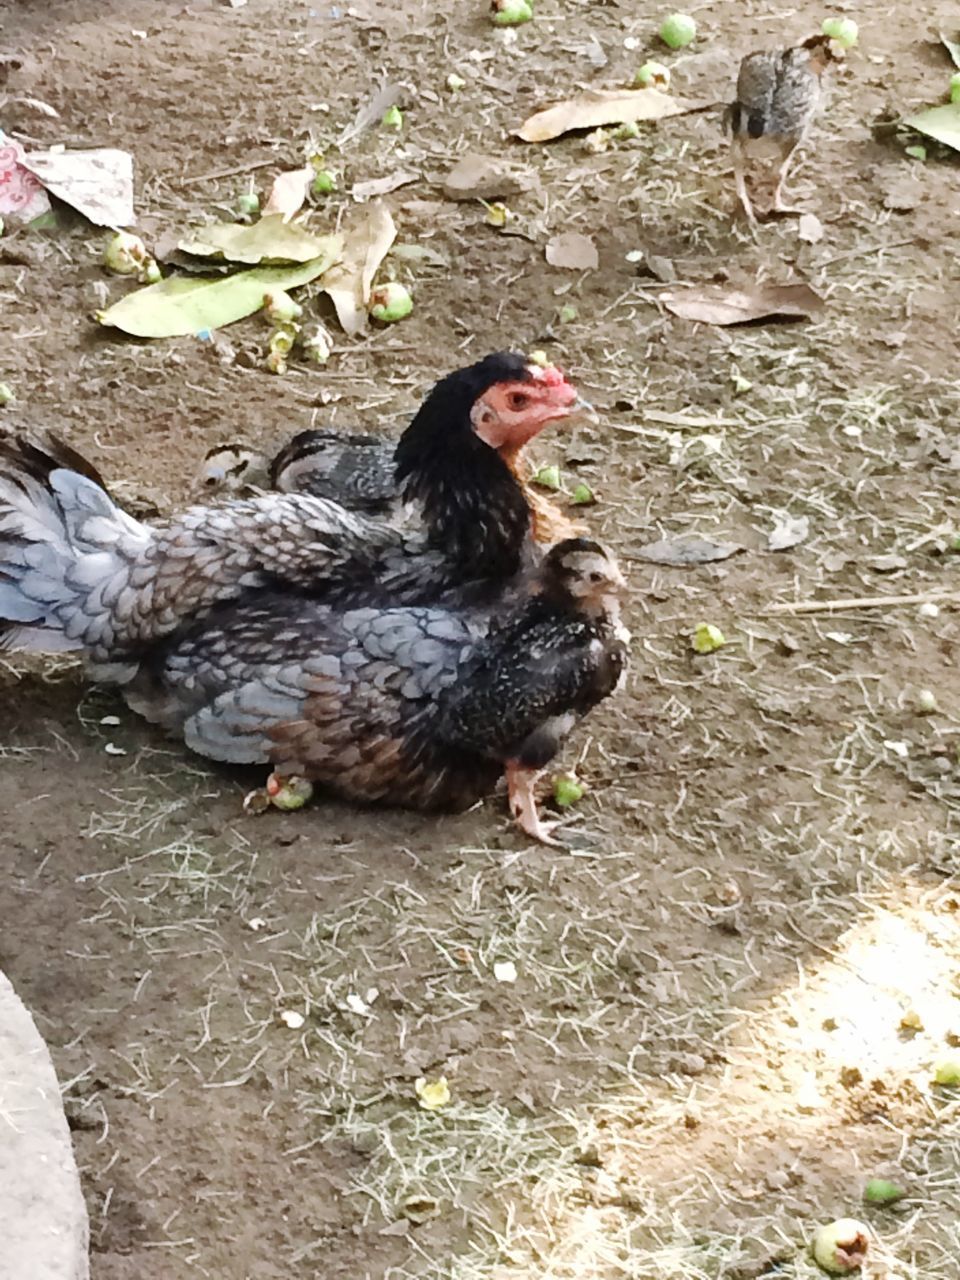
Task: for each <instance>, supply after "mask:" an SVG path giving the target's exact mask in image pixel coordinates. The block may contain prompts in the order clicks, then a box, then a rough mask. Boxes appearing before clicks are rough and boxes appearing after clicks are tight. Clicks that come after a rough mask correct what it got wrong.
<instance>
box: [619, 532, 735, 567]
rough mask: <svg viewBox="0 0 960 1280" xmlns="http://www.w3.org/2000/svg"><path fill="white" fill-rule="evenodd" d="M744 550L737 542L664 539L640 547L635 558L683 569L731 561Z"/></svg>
mask: <svg viewBox="0 0 960 1280" xmlns="http://www.w3.org/2000/svg"><path fill="white" fill-rule="evenodd" d="M743 550H744V548H743V547H742V546H740V544H739V543H737V542H711V541H710V539H709V538H664V539H662V540H661V541H659V542H648V543H646V544H645V545H644V546H642V547H638V548H637V550H636V551H634V552H633V556H634V557H635V558H636V559H638V560H646V561H647V562H648V563H649V564H665V565H673V566H677V567H683V566H686V565H691V564H710V563H711V562H712V561H714V560H729V559H730V557H731V556H735V555H736V554H737V552H739V551H743Z"/></svg>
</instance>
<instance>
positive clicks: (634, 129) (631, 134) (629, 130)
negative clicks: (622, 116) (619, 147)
mask: <svg viewBox="0 0 960 1280" xmlns="http://www.w3.org/2000/svg"><path fill="white" fill-rule="evenodd" d="M639 137H640V126H639V125H638V124H637V122H636V120H629V121H627V123H626V124H620V125H617V127H616V129H614V131H613V138H614V141H615V142H629V141H630V140H631V138H639Z"/></svg>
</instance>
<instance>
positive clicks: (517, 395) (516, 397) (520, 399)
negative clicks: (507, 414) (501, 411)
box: [507, 391, 530, 409]
mask: <svg viewBox="0 0 960 1280" xmlns="http://www.w3.org/2000/svg"><path fill="white" fill-rule="evenodd" d="M529 403H530V397H529V396H528V395H526V394H525V393H524V392H523V391H511V393H510V395H509V396H508V397H507V404H509V406H510V408H511V409H526V407H527V405H528V404H529Z"/></svg>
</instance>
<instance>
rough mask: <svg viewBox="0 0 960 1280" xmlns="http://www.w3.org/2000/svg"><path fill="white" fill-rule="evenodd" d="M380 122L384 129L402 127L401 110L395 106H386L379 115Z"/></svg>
mask: <svg viewBox="0 0 960 1280" xmlns="http://www.w3.org/2000/svg"><path fill="white" fill-rule="evenodd" d="M380 123H381V124H382V125H383V127H384V128H385V129H402V128H403V112H402V111H401V110H400V108H399V107H397V106H393V107H387V109H386V111H385V112H384V113H383V115H382V116H381V117H380Z"/></svg>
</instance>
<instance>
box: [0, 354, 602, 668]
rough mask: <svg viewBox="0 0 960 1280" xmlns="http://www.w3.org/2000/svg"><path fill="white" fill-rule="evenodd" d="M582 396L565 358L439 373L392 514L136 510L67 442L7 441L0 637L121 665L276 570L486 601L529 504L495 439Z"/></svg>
mask: <svg viewBox="0 0 960 1280" xmlns="http://www.w3.org/2000/svg"><path fill="white" fill-rule="evenodd" d="M576 401H577V394H576V392H575V390H574V389H573V387H571V385H570V384H569V383H568V382H567V381H566V380H565V379H564V378H563V376H562V374H560V373H559V371H557V370H555V369H541V368H539V367H537V366H528V365H526V364H525V363H524V361H523V360H522V358H521V357H518V356H510V355H498V356H490V357H487V359H486V360H483V361H480V362H479V364H477V365H475V366H473V367H472V368H471V369H469V370H462V371H460V373H459V374H455V375H451V376H450V377H449V378H446V379H444V381H443V382H441V383H439V384H438V386H437V387H435V388H434V390H433V392H432V393H431V395H430V396H429V397H428V398H427V400H426V402H425V403H424V405H423V406H422V407H421V409H420V411H419V412H418V414H417V415H416V417H415V418H414V420H413V422H412V423H411V424H410V426H409V427H408V428H407V430H406V431H405V432H404V435H403V436H402V438H401V440H400V443H399V444H398V446H397V450H396V455H395V456H396V465H397V475H398V480H399V483H400V485H401V491H402V496H403V499H404V502H405V504H406V506H405V507H404V509H403V511H402V513H401V518H400V519H399V520H398V521H397V523H396V524H393V525H388V524H386V523H384V522H377V521H373V520H371V519H370V518H369V517H365V516H363V515H361V514H359V513H355V512H349V511H347V510H345V509H344V508H343V507H341V506H339V505H338V504H336V503H333V502H329V501H325V500H323V499H321V498H313V497H310V496H308V495H304V494H293V493H291V494H265V495H263V496H261V497H257V498H249V499H239V500H235V501H230V502H224V503H220V504H217V505H214V506H209V507H207V506H200V507H193V508H190V509H189V510H187V511H186V512H185V513H183V514H182V515H179V516H174V517H172V518H170V519H168V520H166V521H162V522H158V523H156V524H153V525H146V524H143V523H141V522H139V521H137V520H134V519H133V518H132V517H130V516H128V515H127V514H126V513H125V512H123V511H122V510H120V509H119V508H118V507H117V506H116V505H115V504H114V503H113V501H112V500H111V499H110V497H109V495H108V494H107V492H106V490H105V488H104V487H103V486H102V483H101V482H99V479H98V478H97V477H96V473H95V472H92V469H91V468H90V467H89V466H88V465H87V464H85V463H83V462H82V460H79V463H78V459H77V455H76V454H72V453H71V454H70V455H69V456H67V457H64V456H63V455H62V454H58V451H57V449H56V448H54V449H53V451H52V452H51V450H49V449H47V450H44V449H43V448H40V447H38V446H36V445H35V444H33V443H31V442H30V441H27V440H24V439H19V438H17V437H8V438H6V439H3V438H0V648H3V647H6V648H34V649H40V650H43V649H49V648H51V647H52V648H57V649H83V650H85V651H86V652H87V653H88V654H89V655H90V657H91V658H92V659H93V660H94V661H95V662H100V663H107V664H116V663H118V662H120V663H128V664H129V660H130V657H131V656H133V657H135V656H136V655H138V654H139V653H140V652H142V650H143V648H144V646H149V645H150V644H152V643H154V642H155V641H156V640H157V639H158V638H160V637H162V636H164V635H169V634H171V633H172V632H174V631H175V630H177V628H178V627H180V626H182V625H183V624H184V623H185V622H188V621H189V620H191V619H192V618H194V617H195V616H197V615H199V614H202V613H203V612H204V611H205V610H207V609H209V608H211V607H212V606H213V605H215V604H217V603H220V602H223V601H226V600H231V599H235V598H237V597H239V596H244V595H246V596H249V595H250V594H251V593H254V592H256V591H262V590H265V589H267V588H270V587H276V586H277V585H278V584H283V585H284V586H286V587H287V588H288V589H292V590H295V591H297V592H299V593H311V594H314V595H317V596H322V597H324V598H325V599H327V600H329V601H337V600H350V601H351V602H353V603H359V602H368V603H374V602H380V601H382V602H390V603H395V604H397V603H434V602H436V601H440V600H444V599H452V600H459V601H466V600H471V599H473V600H477V601H482V600H489V599H492V598H496V597H497V596H498V595H499V594H500V593H501V592H502V590H503V587H504V585H505V584H506V583H508V582H509V581H510V580H511V579H512V578H514V577H515V576H516V575H517V574H518V572H519V571H520V570H521V568H522V567H523V564H524V561H525V557H529V556H530V554H531V549H532V544H531V540H530V511H529V508H528V506H527V503H526V500H525V498H524V495H523V492H522V490H521V489H520V487H519V485H518V484H517V482H516V480H515V479H514V477H513V475H512V474H511V472H510V470H509V469H508V467H507V465H506V464H505V462H504V461H503V460H502V458H501V457H500V455H499V453H498V450H499V449H503V448H505V447H517V448H519V447H521V446H522V445H523V444H524V443H525V442H526V441H527V440H529V439H530V438H531V437H532V436H533V435H535V434H536V433H537V432H538V431H540V430H541V429H542V428H543V427H544V426H545V425H546V424H547V423H548V422H551V421H555V420H557V419H559V418H562V417H565V416H567V414H569V413H570V412H571V411H572V409H573V408H574V406H575V404H576Z"/></svg>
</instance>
